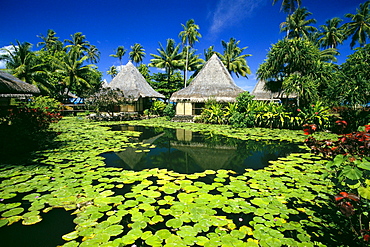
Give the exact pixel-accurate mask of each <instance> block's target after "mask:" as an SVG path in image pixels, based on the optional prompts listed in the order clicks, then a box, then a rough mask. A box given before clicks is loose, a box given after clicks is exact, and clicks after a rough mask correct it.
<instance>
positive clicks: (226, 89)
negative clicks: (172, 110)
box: [170, 54, 244, 115]
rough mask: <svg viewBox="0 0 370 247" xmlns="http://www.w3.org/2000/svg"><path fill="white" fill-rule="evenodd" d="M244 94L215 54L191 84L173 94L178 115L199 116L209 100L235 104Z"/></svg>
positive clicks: (171, 99) (172, 99) (172, 97)
mask: <svg viewBox="0 0 370 247" xmlns="http://www.w3.org/2000/svg"><path fill="white" fill-rule="evenodd" d="M242 92H244V90H243V89H241V88H240V87H238V86H237V85H236V84H235V82H234V80H233V79H232V77H231V75H230V73H229V72H228V71H227V69H226V68H225V66H224V65H223V63H222V61H221V60H220V59H219V58H218V56H217V55H216V54H213V55H212V57H211V58H210V59H209V60H208V62H207V63H206V64H205V65H204V67H203V68H202V70H201V71H199V73H198V75H197V76H196V77H195V78H194V80H193V81H192V82H191V84H190V85H189V86H188V87H186V88H183V89H181V90H179V91H177V92H175V93H173V94H172V96H171V98H170V101H173V102H176V103H177V104H176V115H199V114H200V113H201V110H202V108H203V107H204V104H205V102H206V101H207V100H209V99H214V100H216V101H217V102H235V100H236V97H237V96H238V95H239V94H240V93H242Z"/></svg>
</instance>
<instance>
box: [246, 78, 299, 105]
mask: <svg viewBox="0 0 370 247" xmlns="http://www.w3.org/2000/svg"><path fill="white" fill-rule="evenodd" d="M251 95H253V96H254V100H265V101H272V100H280V99H283V98H287V95H286V94H285V93H284V92H280V93H279V92H275V93H274V92H271V91H268V90H266V89H265V81H263V80H260V81H258V82H257V84H256V86H255V87H254V89H253V91H252V92H251ZM296 97H297V96H296V95H295V94H290V95H289V98H296Z"/></svg>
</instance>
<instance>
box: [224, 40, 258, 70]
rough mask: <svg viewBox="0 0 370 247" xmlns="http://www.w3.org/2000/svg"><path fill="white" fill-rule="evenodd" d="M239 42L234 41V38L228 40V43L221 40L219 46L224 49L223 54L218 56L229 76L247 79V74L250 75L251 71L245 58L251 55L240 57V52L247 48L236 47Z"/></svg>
mask: <svg viewBox="0 0 370 247" xmlns="http://www.w3.org/2000/svg"><path fill="white" fill-rule="evenodd" d="M239 42H240V41H236V39H235V38H230V40H229V42H226V41H224V40H222V42H221V44H222V47H223V49H224V54H223V55H222V54H220V53H218V56H219V57H220V59H221V61H222V63H223V64H224V65H225V67H226V69H227V70H228V71H229V73H230V74H231V73H234V74H235V75H236V76H237V77H239V75H241V76H243V77H247V74H251V70H250V68H249V66H248V65H247V60H246V57H249V56H251V55H250V54H244V55H242V52H243V51H244V50H245V49H247V48H248V47H243V48H240V47H238V45H239Z"/></svg>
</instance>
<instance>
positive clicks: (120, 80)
mask: <svg viewBox="0 0 370 247" xmlns="http://www.w3.org/2000/svg"><path fill="white" fill-rule="evenodd" d="M109 87H110V88H113V89H116V88H118V89H120V90H121V91H123V94H124V97H125V98H127V99H130V100H133V101H137V100H138V99H139V98H140V97H141V98H165V96H164V95H162V94H160V93H158V92H156V91H155V90H154V89H153V88H152V87H151V86H150V85H149V83H148V82H147V81H146V80H145V78H144V76H143V75H142V74H141V73H140V72H139V70H138V69H137V68H136V67H135V66H134V65H133V64H132V63H131V62H128V63H127V64H126V65H125V66H123V67H122V69H121V71H120V72H119V73H118V74H117V75H116V76H115V77H114V78H113V80H112V81H111V82H110V83H109Z"/></svg>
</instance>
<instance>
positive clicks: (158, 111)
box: [150, 100, 166, 116]
mask: <svg viewBox="0 0 370 247" xmlns="http://www.w3.org/2000/svg"><path fill="white" fill-rule="evenodd" d="M165 108H166V103H164V102H163V101H160V100H156V101H154V102H153V105H152V106H151V107H150V113H151V114H154V115H158V116H163V111H164V109H165Z"/></svg>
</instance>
